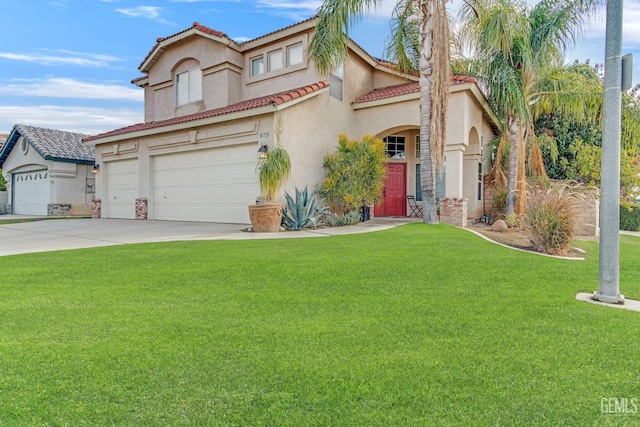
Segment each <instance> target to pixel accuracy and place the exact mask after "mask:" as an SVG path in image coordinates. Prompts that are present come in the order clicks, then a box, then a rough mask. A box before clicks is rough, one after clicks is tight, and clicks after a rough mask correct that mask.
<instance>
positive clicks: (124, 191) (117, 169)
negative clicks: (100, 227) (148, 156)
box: [102, 159, 138, 219]
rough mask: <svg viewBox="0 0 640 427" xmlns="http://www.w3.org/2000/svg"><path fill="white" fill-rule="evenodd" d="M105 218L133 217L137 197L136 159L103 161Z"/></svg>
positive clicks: (134, 215)
mask: <svg viewBox="0 0 640 427" xmlns="http://www.w3.org/2000/svg"><path fill="white" fill-rule="evenodd" d="M104 169H105V171H104V172H103V173H104V174H105V175H106V189H105V190H106V192H105V194H106V200H103V202H102V203H103V205H106V206H105V208H106V215H107V218H123V219H135V217H136V198H137V197H138V159H129V160H118V161H114V162H105V163H104Z"/></svg>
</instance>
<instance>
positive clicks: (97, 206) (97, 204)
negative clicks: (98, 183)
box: [91, 199, 102, 219]
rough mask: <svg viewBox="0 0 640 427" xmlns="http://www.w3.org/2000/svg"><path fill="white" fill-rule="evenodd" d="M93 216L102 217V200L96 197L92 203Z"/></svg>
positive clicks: (95, 217)
mask: <svg viewBox="0 0 640 427" xmlns="http://www.w3.org/2000/svg"><path fill="white" fill-rule="evenodd" d="M91 218H93V219H100V218H102V200H100V199H95V200H94V201H93V203H91Z"/></svg>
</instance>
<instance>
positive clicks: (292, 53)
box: [287, 43, 304, 67]
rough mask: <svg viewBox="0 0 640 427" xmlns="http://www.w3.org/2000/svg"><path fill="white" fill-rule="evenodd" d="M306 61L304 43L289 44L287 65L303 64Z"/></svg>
mask: <svg viewBox="0 0 640 427" xmlns="http://www.w3.org/2000/svg"><path fill="white" fill-rule="evenodd" d="M303 62H304V50H303V49H302V43H297V44H293V45H291V46H287V67H291V66H294V65H298V64H302V63H303Z"/></svg>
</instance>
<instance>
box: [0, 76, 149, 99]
mask: <svg viewBox="0 0 640 427" xmlns="http://www.w3.org/2000/svg"><path fill="white" fill-rule="evenodd" d="M0 94H5V95H12V96H43V97H51V98H66V99H69V98H71V99H102V100H107V99H109V100H114V99H116V100H123V101H135V102H144V92H143V91H142V90H139V89H135V88H131V87H126V86H119V85H115V84H108V83H93V82H86V81H80V80H75V79H70V78H56V77H48V78H45V79H42V80H28V79H13V80H12V81H11V82H10V83H8V84H2V85H0Z"/></svg>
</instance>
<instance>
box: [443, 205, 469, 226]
mask: <svg viewBox="0 0 640 427" xmlns="http://www.w3.org/2000/svg"><path fill="white" fill-rule="evenodd" d="M439 203H440V221H441V222H443V223H445V224H450V225H455V226H457V227H466V226H467V199H456V198H451V199H449V198H447V199H440V202H439Z"/></svg>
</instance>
